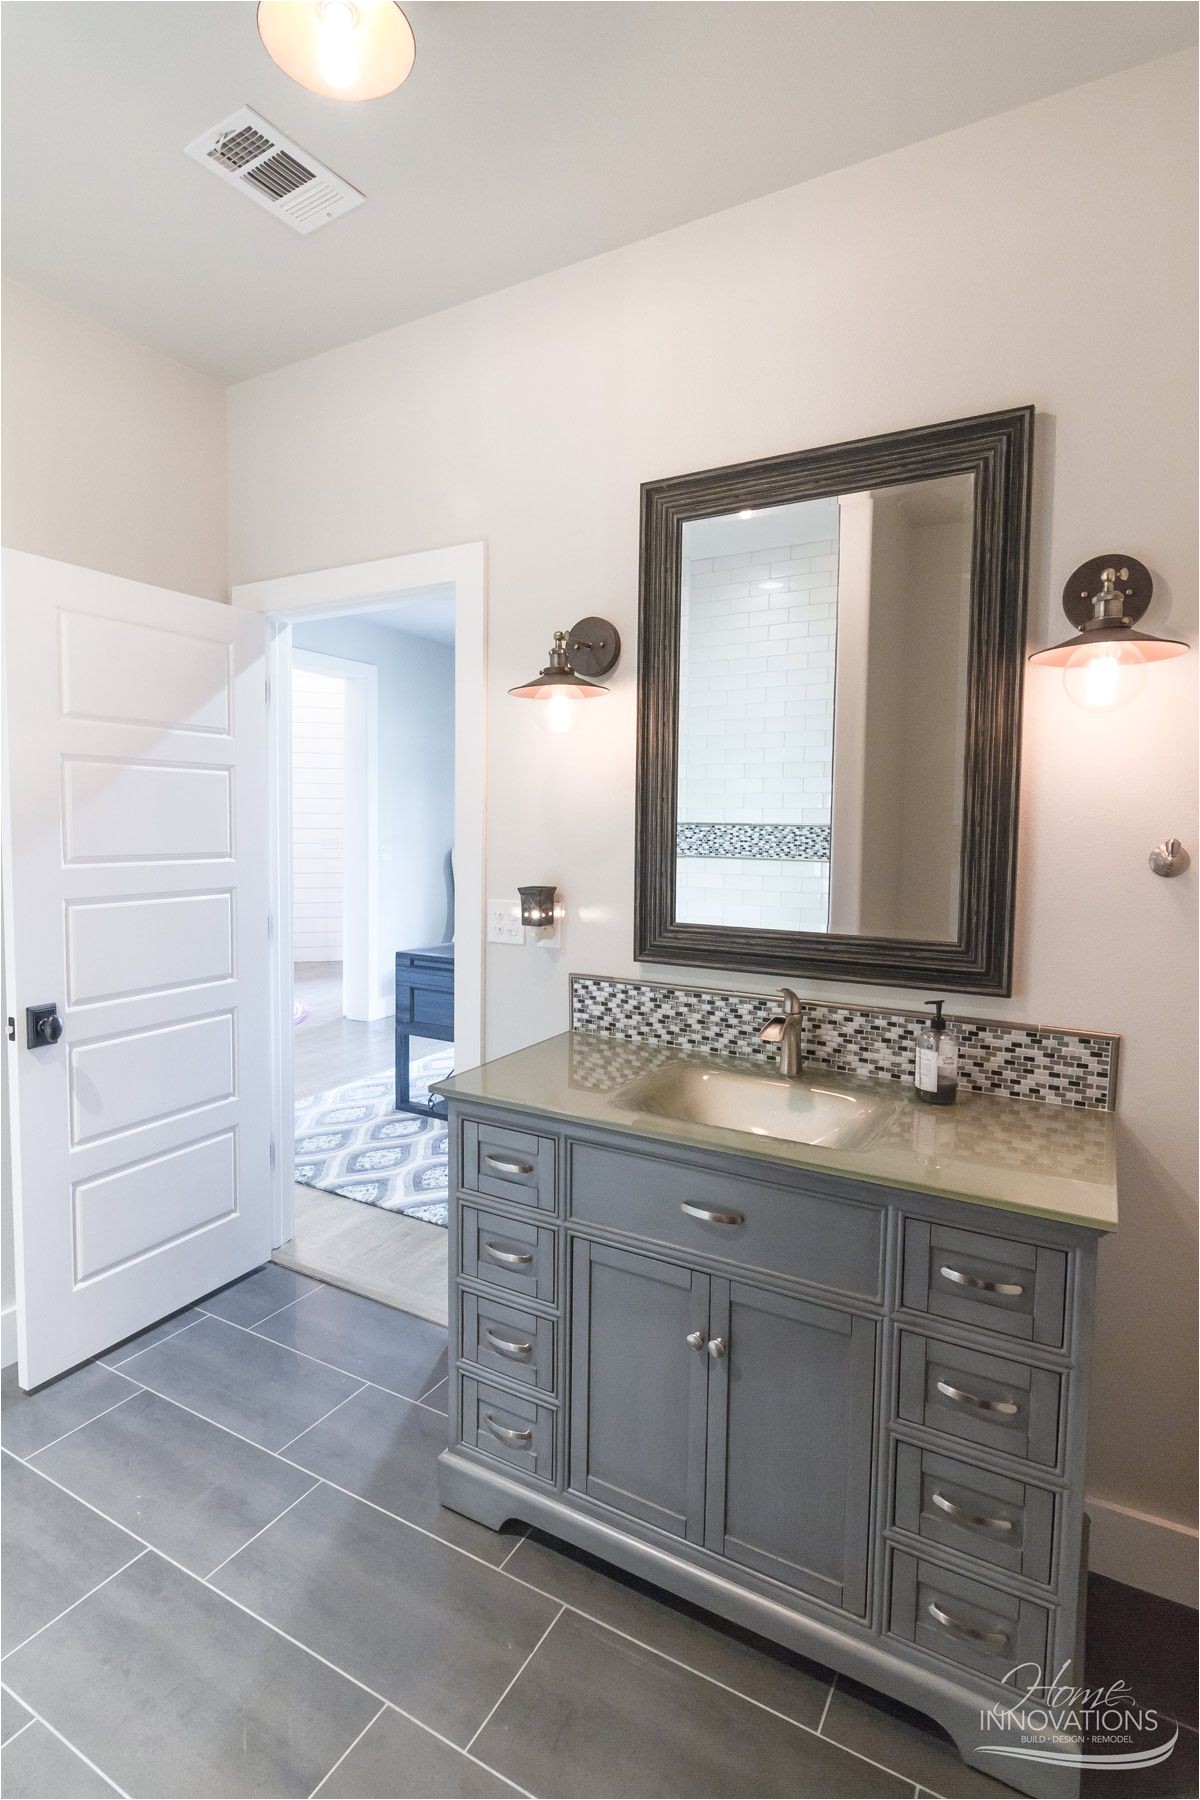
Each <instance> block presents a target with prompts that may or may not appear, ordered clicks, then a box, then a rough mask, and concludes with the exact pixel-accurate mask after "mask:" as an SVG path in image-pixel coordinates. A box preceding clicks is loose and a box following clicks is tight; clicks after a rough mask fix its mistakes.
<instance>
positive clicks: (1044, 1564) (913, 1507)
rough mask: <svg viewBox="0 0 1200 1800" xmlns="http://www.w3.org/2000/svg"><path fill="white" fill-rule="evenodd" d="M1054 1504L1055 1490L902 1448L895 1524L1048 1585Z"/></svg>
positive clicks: (912, 1446) (909, 1446)
mask: <svg viewBox="0 0 1200 1800" xmlns="http://www.w3.org/2000/svg"><path fill="white" fill-rule="evenodd" d="M1054 1506H1055V1497H1054V1495H1053V1493H1051V1491H1050V1490H1049V1489H1048V1488H1040V1487H1033V1486H1031V1485H1030V1484H1029V1483H1028V1482H1024V1481H1014V1480H1013V1479H1012V1478H1011V1477H1010V1476H1008V1475H996V1474H993V1472H992V1471H991V1470H990V1469H977V1468H974V1467H973V1466H972V1465H971V1464H970V1463H964V1462H959V1461H958V1459H957V1458H956V1457H952V1456H941V1455H939V1454H938V1453H937V1452H936V1451H933V1450H922V1449H920V1448H919V1447H918V1446H917V1445H916V1444H897V1445H896V1486H895V1492H894V1494H893V1496H892V1523H893V1524H894V1525H897V1526H899V1528H900V1530H901V1531H908V1532H911V1533H912V1535H913V1536H914V1537H921V1538H925V1539H926V1540H927V1541H928V1542H929V1543H930V1544H944V1545H945V1546H946V1547H947V1548H948V1549H951V1550H958V1551H960V1552H961V1553H962V1554H963V1555H964V1556H973V1557H976V1558H977V1559H978V1560H979V1561H980V1562H985V1563H991V1564H992V1565H993V1567H994V1568H997V1569H1005V1570H1007V1571H1008V1573H1009V1574H1011V1575H1023V1576H1024V1577H1025V1579H1026V1580H1027V1581H1038V1582H1041V1583H1042V1585H1043V1586H1046V1585H1047V1584H1048V1583H1049V1580H1050V1568H1051V1562H1052V1557H1053V1550H1054Z"/></svg>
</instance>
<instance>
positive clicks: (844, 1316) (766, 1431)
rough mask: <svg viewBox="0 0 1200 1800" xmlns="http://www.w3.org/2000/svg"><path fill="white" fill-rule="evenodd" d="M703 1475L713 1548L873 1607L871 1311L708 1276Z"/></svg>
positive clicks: (824, 1595)
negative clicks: (711, 1348) (712, 1347)
mask: <svg viewBox="0 0 1200 1800" xmlns="http://www.w3.org/2000/svg"><path fill="white" fill-rule="evenodd" d="M712 1285H713V1301H712V1309H711V1315H710V1320H709V1329H710V1331H711V1333H712V1340H713V1341H714V1342H716V1343H718V1344H720V1345H722V1346H724V1347H725V1354H723V1355H722V1356H720V1357H719V1358H710V1359H709V1361H710V1374H709V1404H708V1418H709V1425H708V1484H707V1508H706V1514H705V1533H704V1541H705V1543H706V1544H707V1545H708V1548H709V1549H710V1550H715V1551H716V1552H717V1553H718V1555H720V1556H724V1557H727V1558H728V1559H729V1561H730V1562H733V1563H740V1564H741V1565H742V1566H743V1567H744V1568H748V1569H756V1570H758V1572H759V1573H760V1574H763V1575H769V1576H771V1577H772V1578H773V1579H774V1580H775V1581H779V1582H782V1583H783V1584H784V1586H785V1587H789V1588H798V1589H799V1590H801V1592H805V1593H809V1594H816V1595H818V1596H819V1597H820V1598H821V1599H823V1600H826V1601H828V1602H829V1604H830V1605H832V1606H836V1607H839V1608H844V1609H845V1610H846V1611H848V1612H852V1613H858V1614H861V1613H862V1612H864V1611H865V1607H866V1592H867V1546H868V1531H869V1524H870V1495H871V1447H872V1440H873V1436H874V1425H875V1404H874V1400H875V1336H876V1327H875V1322H874V1320H872V1319H865V1318H861V1317H856V1316H855V1315H854V1314H853V1313H848V1312H841V1311H837V1310H835V1309H834V1308H833V1307H829V1306H824V1305H820V1306H817V1305H813V1303H812V1302H811V1301H808V1300H800V1299H796V1298H795V1297H794V1296H792V1295H790V1294H777V1293H771V1292H769V1291H767V1290H765V1289H762V1288H756V1287H749V1286H747V1285H746V1284H745V1283H744V1282H740V1281H718V1280H714V1282H713V1284H712Z"/></svg>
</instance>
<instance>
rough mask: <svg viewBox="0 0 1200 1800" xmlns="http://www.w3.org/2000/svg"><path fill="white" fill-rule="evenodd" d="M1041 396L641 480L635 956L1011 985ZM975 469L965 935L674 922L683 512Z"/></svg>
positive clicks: (978, 986)
mask: <svg viewBox="0 0 1200 1800" xmlns="http://www.w3.org/2000/svg"><path fill="white" fill-rule="evenodd" d="M1033 410H1034V409H1033V408H1032V407H1031V406H1027V407H1018V408H1015V409H1014V410H1013V411H1011V412H998V413H987V414H984V415H982V416H981V417H979V418H974V419H956V420H953V421H951V422H949V423H947V424H943V425H926V426H922V427H921V428H919V429H917V430H914V431H896V432H891V433H889V434H888V435H887V436H885V437H874V438H861V439H859V440H858V441H857V442H854V443H848V444H831V445H827V446H825V447H823V448H821V449H817V450H801V451H797V452H796V453H795V454H794V455H789V456H773V457H768V458H765V459H764V460H763V461H761V462H749V463H738V464H735V465H733V466H731V467H729V468H724V469H705V470H702V471H700V472H699V473H697V474H693V475H680V476H677V477H675V478H674V479H673V480H670V481H651V482H646V483H644V484H643V486H642V515H641V516H642V536H641V581H640V597H639V608H640V626H639V640H638V652H639V654H638V759H637V784H638V785H637V847H636V877H635V924H634V930H635V947H634V954H635V956H636V957H637V959H638V960H639V961H640V962H657V963H687V964H690V965H692V966H696V967H701V968H718V969H755V970H760V971H762V972H764V973H776V972H777V973H780V974H783V973H785V972H786V973H790V974H792V975H809V976H817V977H821V978H826V979H829V980H838V981H865V982H875V983H880V984H883V985H886V986H891V987H929V988H931V989H940V990H943V991H950V992H955V993H972V994H1008V993H1011V992H1012V946H1013V910H1014V899H1015V888H1016V869H1017V799H1018V782H1019V773H1020V731H1021V683H1022V676H1023V672H1024V660H1025V604H1026V587H1027V581H1028V563H1029V518H1030V498H1031V477H1032V462H1033ZM955 474H972V475H974V476H975V522H974V537H973V549H972V566H971V629H970V648H969V653H968V673H967V741H966V769H965V793H964V807H963V835H962V878H961V884H960V903H959V935H958V939H957V941H955V942H952V943H933V942H925V941H920V940H915V939H904V938H871V937H851V936H839V935H836V934H832V933H829V934H826V933H821V932H809V931H804V932H802V931H797V932H791V931H767V930H761V929H755V928H748V927H744V926H729V925H715V924H714V925H700V924H680V923H678V922H677V921H676V919H675V860H676V823H677V814H676V806H677V802H676V796H677V791H678V768H677V754H678V752H677V745H678V710H679V706H678V703H679V627H680V574H681V559H682V544H683V526H684V523H685V522H686V521H687V520H690V519H702V518H709V517H711V516H712V515H713V514H718V513H727V512H735V511H737V510H739V509H740V508H742V507H747V506H754V507H765V506H782V505H786V504H788V503H790V502H793V501H798V500H815V499H822V498H828V497H830V496H833V495H838V494H847V493H852V492H855V491H859V490H862V489H865V488H880V487H891V486H895V485H896V484H897V483H902V482H911V481H919V480H923V479H930V480H932V479H935V478H936V477H938V476H946V475H955Z"/></svg>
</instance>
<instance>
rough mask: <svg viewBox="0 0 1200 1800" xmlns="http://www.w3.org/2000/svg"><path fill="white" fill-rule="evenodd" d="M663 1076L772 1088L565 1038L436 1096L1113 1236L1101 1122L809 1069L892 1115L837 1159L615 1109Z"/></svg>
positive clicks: (1109, 1163) (728, 1064) (683, 1054)
mask: <svg viewBox="0 0 1200 1800" xmlns="http://www.w3.org/2000/svg"><path fill="white" fill-rule="evenodd" d="M668 1062H672V1063H678V1062H686V1063H695V1064H699V1065H702V1066H705V1067H709V1068H711V1067H712V1065H713V1063H714V1062H719V1063H720V1065H721V1067H723V1068H727V1069H728V1068H737V1069H740V1070H743V1071H746V1072H749V1073H753V1074H755V1075H758V1076H763V1075H768V1074H769V1075H773V1076H776V1077H778V1071H777V1070H776V1069H775V1068H774V1067H773V1066H771V1065H769V1064H766V1063H763V1062H759V1061H756V1060H752V1059H748V1058H742V1057H720V1058H710V1057H704V1056H700V1055H698V1054H697V1053H695V1052H693V1051H684V1050H676V1049H673V1048H669V1047H666V1046H663V1045H657V1044H635V1043H628V1042H626V1041H625V1040H624V1039H622V1038H612V1037H602V1036H600V1035H597V1034H594V1033H591V1032H584V1031H566V1032H563V1033H561V1035H560V1036H558V1037H552V1038H546V1039H545V1040H544V1041H543V1042H542V1043H540V1044H532V1045H530V1047H529V1048H528V1049H527V1050H517V1051H514V1052H513V1054H512V1055H510V1056H501V1057H497V1058H496V1059H495V1060H494V1061H492V1062H487V1063H483V1064H481V1065H480V1067H479V1068H476V1069H468V1070H465V1071H464V1072H463V1073H461V1074H457V1075H452V1076H449V1077H448V1078H447V1079H446V1080H444V1081H439V1082H436V1083H435V1084H434V1090H435V1091H436V1092H437V1093H440V1094H444V1095H445V1096H446V1097H447V1098H448V1099H451V1100H456V1101H467V1102H471V1101H474V1102H477V1103H478V1104H480V1105H483V1106H500V1107H512V1108H514V1109H517V1110H519V1111H522V1112H528V1113H534V1114H537V1115H539V1116H540V1117H543V1118H545V1117H550V1118H557V1119H562V1120H563V1121H564V1122H565V1123H569V1124H578V1125H596V1126H601V1127H606V1128H607V1129H609V1130H611V1131H625V1132H629V1133H631V1134H632V1135H634V1136H637V1137H644V1138H647V1139H658V1140H659V1141H660V1142H662V1143H669V1144H677V1145H687V1146H690V1147H691V1148H693V1149H702V1150H721V1151H725V1152H727V1153H730V1154H735V1155H738V1156H745V1157H758V1158H762V1159H763V1160H764V1161H768V1162H773V1163H785V1164H788V1165H790V1166H791V1167H794V1168H801V1169H817V1170H821V1171H822V1172H824V1173H827V1174H830V1175H844V1176H848V1177H850V1178H852V1179H854V1180H857V1181H873V1182H879V1183H880V1184H881V1185H883V1186H886V1187H892V1188H911V1189H913V1190H915V1191H917V1192H920V1193H927V1194H940V1195H944V1196H946V1197H947V1198H949V1199H954V1200H962V1201H965V1202H967V1203H968V1204H972V1203H973V1204H975V1205H983V1206H996V1207H1001V1208H1003V1209H1006V1210H1008V1211H1011V1212H1017V1213H1029V1214H1031V1215H1032V1216H1033V1217H1035V1218H1042V1219H1062V1220H1064V1221H1066V1222H1067V1223H1068V1224H1071V1225H1083V1226H1088V1227H1090V1228H1091V1229H1093V1230H1095V1231H1114V1230H1115V1229H1116V1225H1117V1180H1116V1154H1115V1118H1114V1115H1113V1114H1112V1113H1111V1112H1099V1111H1093V1110H1084V1109H1083V1108H1079V1107H1069V1106H1048V1105H1045V1104H1044V1103H1043V1102H1041V1101H1036V1100H1008V1099H1002V1098H1000V1097H999V1096H993V1095H984V1094H968V1093H962V1092H960V1094H959V1096H958V1100H957V1102H956V1103H955V1105H953V1106H949V1107H931V1106H923V1105H920V1104H918V1102H917V1100H916V1099H915V1097H914V1094H913V1090H912V1089H911V1088H910V1087H909V1086H907V1085H906V1084H904V1083H901V1082H895V1081H867V1080H864V1079H862V1078H861V1077H858V1076H853V1075H842V1074H838V1073H836V1072H834V1071H833V1070H829V1069H821V1068H817V1067H815V1066H812V1065H810V1066H809V1067H808V1068H807V1069H806V1070H805V1071H804V1079H805V1080H806V1081H808V1082H810V1083H811V1084H812V1085H813V1086H814V1087H821V1088H825V1089H829V1090H833V1091H835V1092H842V1093H859V1094H861V1093H865V1092H870V1093H871V1094H872V1095H876V1096H882V1097H885V1098H886V1100H887V1102H888V1103H889V1105H888V1112H887V1117H886V1120H885V1122H884V1124H883V1126H882V1127H881V1129H880V1130H879V1131H878V1132H877V1134H876V1135H875V1136H874V1137H872V1138H871V1140H870V1141H869V1142H868V1143H866V1144H864V1145H861V1146H859V1147H858V1148H853V1149H837V1150H835V1149H831V1148H829V1147H828V1146H826V1145H823V1144H803V1143H793V1142H790V1141H789V1140H787V1139H784V1138H778V1137H770V1136H763V1135H757V1134H755V1133H754V1132H751V1131H732V1130H729V1129H726V1128H725V1127H722V1126H714V1125H702V1124H696V1123H693V1122H692V1121H688V1120H683V1119H672V1118H663V1117H660V1116H657V1115H654V1114H650V1113H646V1112H637V1111H634V1110H630V1108H629V1107H628V1106H626V1105H623V1104H621V1103H620V1101H619V1100H618V1098H617V1096H618V1095H620V1094H621V1093H622V1091H623V1090H624V1089H625V1088H627V1087H628V1085H629V1084H630V1083H631V1082H632V1081H635V1080H637V1079H638V1078H639V1077H640V1076H643V1075H646V1074H649V1073H650V1072H651V1071H653V1070H655V1069H658V1068H661V1067H662V1066H663V1064H664V1063H668Z"/></svg>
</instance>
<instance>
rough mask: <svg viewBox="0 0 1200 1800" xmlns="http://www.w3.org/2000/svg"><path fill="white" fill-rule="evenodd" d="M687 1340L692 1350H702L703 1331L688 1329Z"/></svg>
mask: <svg viewBox="0 0 1200 1800" xmlns="http://www.w3.org/2000/svg"><path fill="white" fill-rule="evenodd" d="M687 1341H688V1343H689V1344H690V1345H691V1346H692V1349H693V1350H703V1348H704V1333H703V1332H702V1331H689V1332H688V1334H687Z"/></svg>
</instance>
